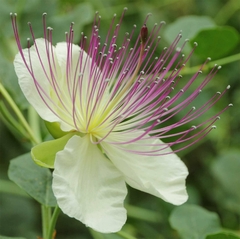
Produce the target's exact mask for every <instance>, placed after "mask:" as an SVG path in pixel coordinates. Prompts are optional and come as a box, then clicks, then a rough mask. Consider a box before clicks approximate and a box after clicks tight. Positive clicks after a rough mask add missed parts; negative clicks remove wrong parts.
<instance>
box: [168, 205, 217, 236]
mask: <svg viewBox="0 0 240 239" xmlns="http://www.w3.org/2000/svg"><path fill="white" fill-rule="evenodd" d="M169 221H170V224H171V226H172V228H174V229H176V230H177V231H178V233H179V234H180V235H181V238H183V239H205V237H206V236H207V235H209V234H212V233H216V232H219V231H220V230H221V226H220V222H219V218H218V215H217V214H216V213H214V212H209V211H207V210H206V209H203V208H201V207H200V206H197V205H183V206H180V207H177V208H176V209H174V210H173V212H172V213H171V215H170V218H169Z"/></svg>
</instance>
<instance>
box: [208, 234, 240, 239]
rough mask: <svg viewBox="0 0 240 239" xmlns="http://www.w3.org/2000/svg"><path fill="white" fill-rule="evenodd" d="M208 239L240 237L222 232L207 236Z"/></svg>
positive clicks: (236, 238)
mask: <svg viewBox="0 0 240 239" xmlns="http://www.w3.org/2000/svg"><path fill="white" fill-rule="evenodd" d="M206 239H240V237H237V236H235V235H233V234H229V233H225V232H221V233H217V234H214V235H209V236H207V237H206Z"/></svg>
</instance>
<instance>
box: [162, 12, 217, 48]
mask: <svg viewBox="0 0 240 239" xmlns="http://www.w3.org/2000/svg"><path fill="white" fill-rule="evenodd" d="M214 26H215V23H214V21H213V20H212V19H211V18H210V17H206V16H201V17H200V16H184V17H180V18H178V19H177V20H176V21H175V22H173V23H171V24H168V25H167V26H166V30H165V32H164V37H165V39H166V40H167V41H168V42H169V43H172V42H173V40H174V39H175V38H176V36H177V34H178V33H179V32H180V31H182V35H183V37H182V39H181V40H180V42H179V45H182V44H183V42H184V41H185V39H192V38H193V37H194V36H195V35H196V34H197V33H198V32H199V31H201V30H202V29H206V28H212V27H214Z"/></svg>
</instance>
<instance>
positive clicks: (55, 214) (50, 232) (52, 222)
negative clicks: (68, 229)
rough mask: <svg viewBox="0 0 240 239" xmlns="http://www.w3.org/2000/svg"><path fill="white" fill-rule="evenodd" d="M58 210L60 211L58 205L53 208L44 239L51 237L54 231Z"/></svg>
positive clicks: (50, 238) (51, 238)
mask: <svg viewBox="0 0 240 239" xmlns="http://www.w3.org/2000/svg"><path fill="white" fill-rule="evenodd" d="M60 212H61V210H60V208H59V207H58V206H56V207H55V209H54V212H53V215H52V218H51V221H50V226H49V231H48V236H47V238H46V239H53V233H54V230H55V226H56V222H57V219H58V216H59V214H60ZM44 239H45V238H44Z"/></svg>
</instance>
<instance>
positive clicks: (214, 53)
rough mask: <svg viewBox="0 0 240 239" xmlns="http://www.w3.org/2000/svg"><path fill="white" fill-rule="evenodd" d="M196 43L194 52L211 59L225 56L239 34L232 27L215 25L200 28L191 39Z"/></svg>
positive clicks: (234, 44) (236, 42)
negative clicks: (208, 27)
mask: <svg viewBox="0 0 240 239" xmlns="http://www.w3.org/2000/svg"><path fill="white" fill-rule="evenodd" d="M194 42H197V43H198V47H197V48H196V50H195V54H197V55H198V56H200V57H201V58H204V59H205V58H206V56H209V57H211V58H213V59H218V58H220V57H223V56H226V55H227V54H228V53H229V52H230V51H232V50H233V49H234V48H235V47H236V46H237V44H238V42H239V34H238V32H237V31H236V30H235V29H234V28H233V27H229V26H226V27H217V28H212V29H204V30H201V31H200V32H199V33H198V34H197V35H196V37H194V38H193V39H192V40H191V43H192V45H193V43H194Z"/></svg>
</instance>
